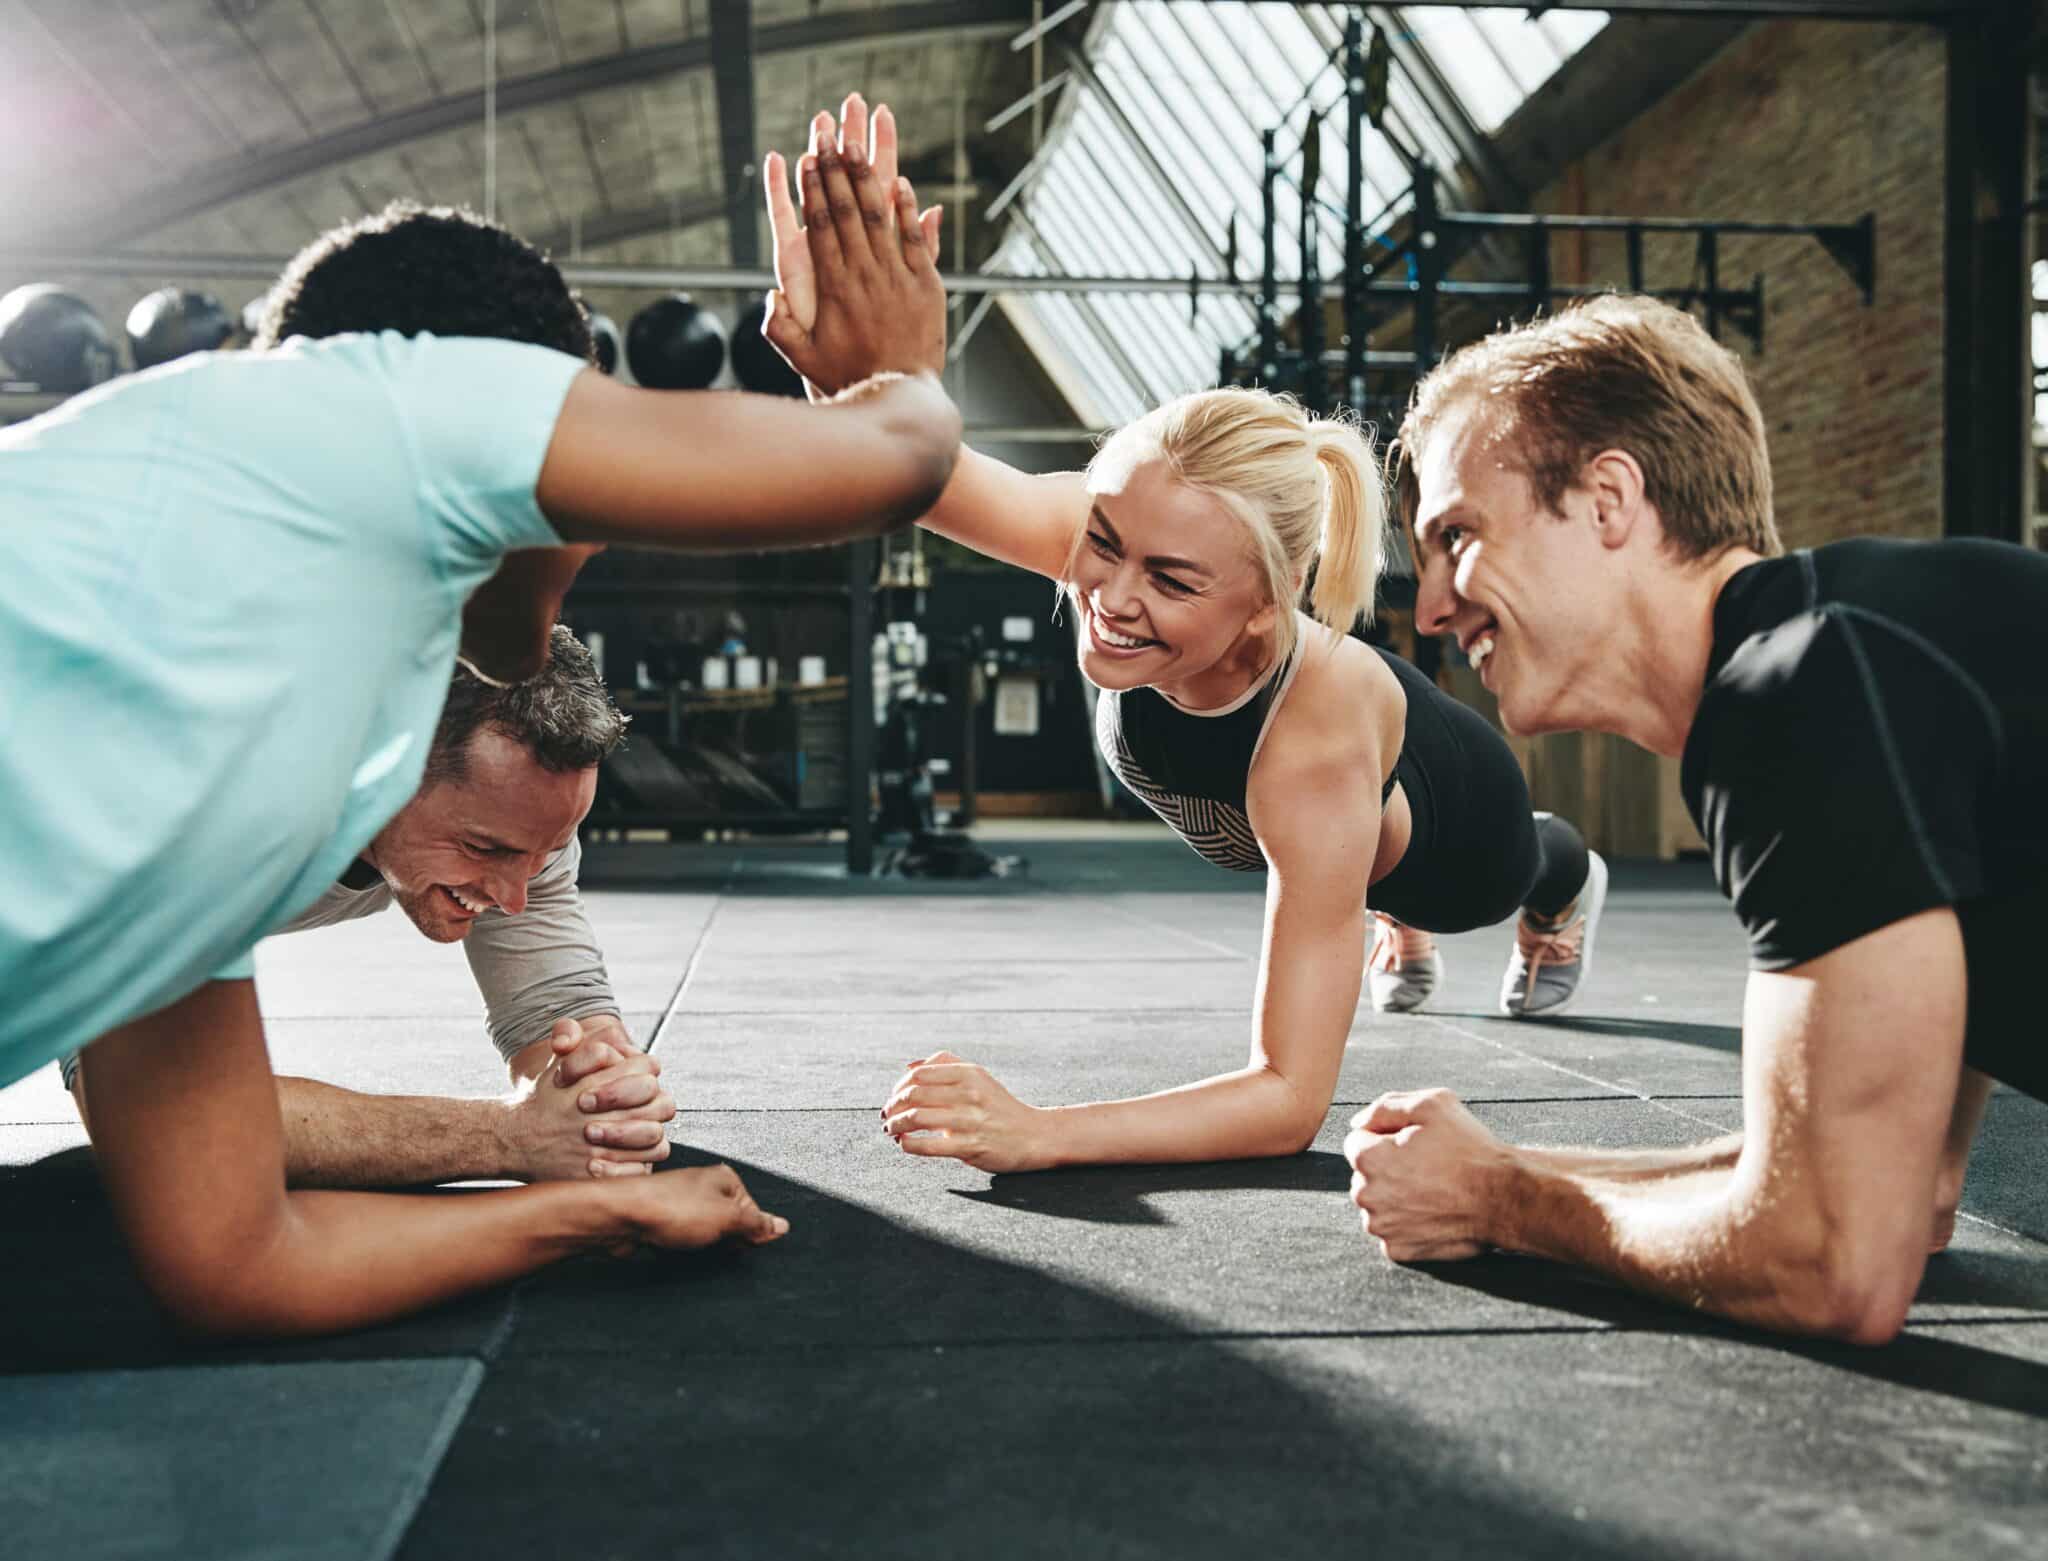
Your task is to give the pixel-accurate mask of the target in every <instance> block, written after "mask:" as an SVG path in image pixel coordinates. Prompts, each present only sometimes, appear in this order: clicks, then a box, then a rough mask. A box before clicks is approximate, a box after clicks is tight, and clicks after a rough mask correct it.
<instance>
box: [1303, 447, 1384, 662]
mask: <svg viewBox="0 0 2048 1561" xmlns="http://www.w3.org/2000/svg"><path fill="white" fill-rule="evenodd" d="M1309 438H1310V440H1311V441H1312V442H1313V443H1314V446H1315V456H1316V460H1317V462H1318V463H1320V465H1321V466H1322V468H1323V480H1324V481H1325V483H1326V484H1327V485H1328V488H1329V499H1328V503H1327V505H1326V507H1325V509H1324V512H1323V537H1322V547H1321V548H1320V549H1319V554H1318V557H1317V559H1316V580H1315V590H1314V592H1313V593H1312V595H1311V602H1312V607H1311V611H1313V612H1314V614H1315V616H1316V617H1317V619H1318V620H1320V621H1321V622H1323V623H1326V624H1328V625H1329V626H1330V627H1331V628H1333V629H1335V630H1336V631H1337V632H1338V633H1339V634H1348V633H1349V632H1350V631H1351V628H1352V626H1353V625H1354V624H1356V623H1357V622H1358V621H1359V620H1360V619H1361V618H1362V619H1364V620H1365V621H1366V622H1367V623H1370V622H1372V608H1373V597H1374V594H1375V593H1376V591H1377V589H1378V584H1379V578H1380V570H1381V568H1382V567H1383V565H1384V557H1383V552H1384V548H1385V537H1386V526H1387V499H1386V492H1385V490H1384V489H1383V488H1382V487H1381V485H1380V476H1379V468H1378V463H1377V462H1376V461H1375V460H1374V459H1373V451H1372V445H1371V443H1370V441H1368V440H1367V439H1366V437H1365V435H1364V433H1362V432H1361V431H1360V430H1359V427H1358V425H1357V424H1356V423H1350V422H1345V421H1341V420H1336V419H1325V420H1320V421H1317V422H1314V423H1312V424H1311V425H1310V427H1309Z"/></svg>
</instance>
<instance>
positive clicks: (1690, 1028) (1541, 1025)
mask: <svg viewBox="0 0 2048 1561" xmlns="http://www.w3.org/2000/svg"><path fill="white" fill-rule="evenodd" d="M1422 1017H1423V1018H1425V1019H1432V1018H1440V1019H1466V1020H1472V1019H1483V1020H1486V1021H1488V1022H1490V1023H1494V1024H1502V1023H1508V1022H1512V1023H1513V1024H1514V1026H1515V1027H1516V1029H1517V1030H1518V1031H1521V1032H1522V1033H1525V1034H1526V1033H1534V1034H1541V1033H1542V1032H1544V1031H1546V1030H1550V1031H1574V1032H1577V1033H1580V1034H1585V1035H1609V1036H1613V1037H1615V1038H1616V1039H1619V1040H1631V1041H1678V1042H1681V1043H1683V1044H1684V1045H1687V1046H1704V1047H1706V1048H1708V1049H1709V1050H1711V1051H1718V1052H1727V1053H1728V1054H1729V1055H1731V1056H1737V1055H1740V1054H1741V1051H1742V1029H1741V1026H1739V1025H1732V1024H1695V1023H1691V1022H1688V1021H1685V1020H1679V1019H1596V1018H1592V1017H1590V1016H1585V1015H1579V1014H1566V1015H1563V1016H1562V1017H1560V1018H1557V1019H1518V1020H1514V1021H1505V1020H1503V1019H1502V1018H1501V1016H1500V1015H1499V1014H1498V1013H1493V1012H1487V1013H1478V1012H1472V1013H1443V1014H1439V1013H1437V1012H1436V1011H1435V1010H1434V1009H1431V1010H1429V1011H1427V1012H1425V1013H1424V1014H1423V1015H1422Z"/></svg>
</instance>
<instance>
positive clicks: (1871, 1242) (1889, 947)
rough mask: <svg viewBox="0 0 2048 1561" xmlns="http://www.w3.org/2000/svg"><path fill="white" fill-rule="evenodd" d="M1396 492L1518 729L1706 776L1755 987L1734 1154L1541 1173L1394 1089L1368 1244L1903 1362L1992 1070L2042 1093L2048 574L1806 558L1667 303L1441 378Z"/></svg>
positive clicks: (1373, 1124) (1585, 1156)
mask: <svg viewBox="0 0 2048 1561" xmlns="http://www.w3.org/2000/svg"><path fill="white" fill-rule="evenodd" d="M1396 480H1397V484H1398V487H1399V492H1400V500H1401V505H1402V510H1403V515H1404V519H1405V520H1406V522H1407V524H1408V525H1409V527H1410V528H1411V538H1410V539H1411V543H1412V545H1413V549H1414V554H1415V558H1416V566H1417V571H1418V576H1419V596H1418V600H1417V604H1416V625H1417V628H1418V629H1419V630H1421V631H1422V632H1424V633H1436V634H1454V635H1455V636H1456V637H1457V639H1458V642H1459V644H1460V646H1461V647H1462V648H1463V649H1464V650H1465V652H1466V654H1467V656H1468V657H1469V658H1470V659H1471V661H1472V663H1473V665H1474V666H1475V667H1477V668H1479V669H1480V675H1481V678H1482V680H1483V681H1484V682H1485V684H1486V685H1487V687H1488V688H1490V689H1492V690H1493V691H1494V692H1495V694H1496V695H1497V696H1498V698H1499V701H1500V712H1501V719H1502V720H1503V722H1504V723H1505V724H1506V725H1507V726H1508V727H1509V729H1510V730H1512V731H1516V732H1544V731H1564V730H1573V729H1592V730H1599V731H1609V732H1615V733H1618V734H1620V735H1622V736H1624V737H1628V738H1630V739H1632V740H1633V741H1635V742H1637V743H1640V744H1641V745H1642V746H1643V747H1645V748H1648V749H1650V750H1651V751H1652V752H1656V753H1661V754H1666V755H1674V756H1675V755H1682V756H1683V771H1682V777H1683V785H1684V792H1685V798H1686V803H1687V806H1688V807H1689V808H1690V809H1691V811H1692V814H1693V817H1694V819H1695V821H1696V822H1697V823H1698V824H1699V827H1700V829H1701V832H1702V833H1703V834H1704V836H1705V838H1706V841H1707V844H1708V847H1709V849H1710V851H1711V853H1712V856H1713V862H1714V870H1715V873H1716V875H1717V877H1718V879H1719V881H1720V884H1721V888H1722V890H1723V892H1724V893H1726V894H1727V895H1728V897H1729V898H1730V899H1731V900H1732V901H1733V902H1734V905H1735V909H1736V913H1737V915H1738V916H1739V917H1740V918H1741V920H1742V922H1743V925H1744V926H1745V927H1746V928H1747V929H1748V932H1749V937H1750V947H1751V960H1750V964H1751V975H1750V982H1749V990H1748V994H1747V998H1746V1001H1745V1003H1744V1012H1743V1096H1744V1099H1743V1131H1742V1132H1740V1133H1737V1134H1734V1135H1732V1136H1730V1137H1727V1138H1722V1139H1717V1140H1714V1141H1712V1142H1709V1143H1705V1144H1700V1145H1696V1146H1693V1147H1691V1148H1688V1149H1683V1150H1676V1151H1663V1150H1648V1151H1639V1152H1622V1153H1613V1152H1604V1151H1555V1150H1539V1149H1528V1148H1518V1147H1512V1146H1509V1145H1505V1144H1502V1143H1500V1142H1499V1141H1498V1140H1496V1139H1494V1138H1493V1137H1492V1136H1491V1135H1490V1134H1488V1133H1487V1132H1486V1130H1485V1129H1484V1128H1483V1127H1481V1126H1480V1125H1479V1123H1478V1122H1477V1121H1476V1120H1475V1119H1474V1118H1473V1117H1472V1116H1471V1115H1470V1113H1468V1112H1467V1111H1466V1110H1465V1108H1464V1107H1463V1106H1462V1105H1460V1104H1459V1103H1458V1101H1457V1099H1456V1097H1454V1096H1452V1095H1451V1094H1449V1093H1448V1092H1446V1091H1441V1090H1431V1091H1424V1092H1419V1093H1406V1094H1398V1095H1387V1096H1383V1097H1381V1098H1380V1099H1379V1100H1378V1101H1376V1102H1375V1103H1374V1104H1373V1106H1372V1107H1371V1108H1370V1109H1369V1110H1367V1111H1364V1112H1361V1113H1360V1114H1359V1115H1358V1117H1357V1118H1355V1119H1354V1122H1353V1127H1354V1131H1353V1133H1352V1134H1351V1136H1350V1138H1349V1139H1348V1140H1347V1141H1346V1153H1347V1155H1348V1157H1349V1158H1350V1160H1351V1162H1352V1166H1353V1169H1354V1172H1355V1175H1354V1176H1353V1179H1352V1199H1353V1201H1354V1202H1355V1203H1356V1204H1357V1205H1358V1206H1359V1208H1360V1209H1361V1210H1362V1211H1363V1212H1364V1218H1365V1227H1366V1230H1367V1232H1368V1234H1369V1235H1370V1236H1372V1237H1373V1238H1375V1239H1377V1240H1378V1241H1379V1243H1380V1244H1381V1247H1382V1249H1383V1250H1384V1251H1385V1252H1386V1254H1387V1255H1388V1256H1389V1257H1392V1258H1394V1259H1395V1260H1397V1261H1417V1260H1441V1259H1446V1258H1457V1257H1467V1256H1471V1255H1472V1254H1474V1253H1476V1252H1479V1251H1481V1250H1482V1249H1484V1248H1486V1247H1488V1246H1494V1247H1504V1248H1510V1249H1515V1250H1520V1251H1527V1252H1534V1253H1540V1254H1542V1255H1545V1256H1549V1257H1554V1258H1559V1259H1562V1260H1566V1261H1572V1262H1578V1263H1583V1264H1587V1265H1589V1266H1592V1267H1595V1268H1599V1269H1602V1270H1604V1271H1606V1272H1608V1273H1610V1274H1613V1275H1615V1276H1617V1277H1618V1278H1620V1279H1622V1280H1624V1281H1625V1282H1627V1283H1629V1284H1631V1285H1634V1286H1636V1287H1638V1288H1641V1289H1644V1290H1648V1291H1652V1292H1654V1293H1657V1294H1661V1295H1664V1296H1667V1297H1670V1298H1672V1299H1674V1300H1679V1301H1683V1302H1685V1303H1688V1304H1690V1305H1693V1306H1697V1307H1700V1308H1702V1309H1704V1310H1708V1311H1713V1312H1718V1313H1721V1314H1724V1315H1727V1316H1731V1317H1736V1318H1741V1319H1744V1320H1747V1321H1752V1322H1756V1323H1760V1324H1762V1325H1764V1326H1767V1327H1773V1328H1780V1329H1785V1330H1788V1331H1794V1332H1802V1333H1815V1334H1824V1335H1831V1336H1835V1337H1840V1338H1847V1339H1852V1340H1857V1341H1860V1342H1866V1343H1877V1342H1882V1341H1884V1340H1887V1339H1890V1338H1891V1337H1892V1336H1893V1335H1895V1334H1896V1333H1897V1332H1898V1330H1899V1329H1900V1327H1901V1326H1902V1325H1903V1323H1904V1321H1905V1316H1906V1310H1907V1307H1908V1305H1909V1304H1910V1303H1911V1301H1912V1298H1913V1295H1914V1292H1915V1291H1916V1290H1917V1288H1918V1286H1919V1281H1920V1276H1921V1271H1922V1269H1923V1267H1924V1266H1925V1262H1926V1258H1927V1254H1928V1252H1929V1251H1930V1250H1936V1251H1938V1250H1940V1249H1941V1248H1942V1247H1943V1246H1945V1245H1946V1244H1947V1242H1948V1239H1949V1236H1950V1234H1951V1232H1952V1230H1953V1226H1954V1221H1955V1211H1956V1204H1957V1200H1958V1199H1959V1198H1960V1196H1961V1193H1962V1185H1963V1174H1964V1171H1965V1168H1966V1166H1967V1163H1968V1159H1969V1150H1970V1144H1971V1141H1972V1139H1973V1138H1974V1137H1975V1135H1976V1131H1977V1126H1978V1123H1979V1121H1980V1120H1981V1119H1982V1115H1983V1110H1984V1103H1985V1099H1986V1097H1987V1095H1988V1093H1989V1091H1990V1088H1991V1083H1992V1081H1993V1080H1994V1079H1998V1080H2003V1081H2005V1082H2006V1083H2008V1084H2011V1085H2012V1086H2014V1087H2016V1088H2018V1089H2022V1090H2025V1091H2026V1092H2028V1093H2030V1094H2032V1095H2035V1096H2037V1097H2040V1098H2048V1021H2044V1020H2043V1019H2042V1017H2041V1009H2040V1004H2039V999H2038V996H2037V994H2036V993H2035V992H2033V991H2030V990H2029V988H2030V987H2032V986H2035V985H2037V984H2038V983H2037V982H2036V980H2035V978H2034V977H2033V975H2032V969H2031V964H2032V947H2031V945H2032V942H2033V939H2034V936H2035V935H2038V934H2039V933H2040V932H2042V931H2043V930H2048V686H2044V679H2043V676H2042V672H2041V669H2042V668H2043V667H2044V666H2048V556H2043V555H2041V554H2037V553H2032V552H2029V551H2027V550H2025V549H2022V548H2019V547H2015V546H2008V545H2005V544H2001V543H1992V542H1973V541H1954V542H1938V543H1937V542H1899V541H1877V540H1858V541H1848V542H1838V543H1834V544H1831V545H1829V546H1826V547H1821V548H1817V549H1814V550H1812V551H1810V552H1803V553H1796V554H1793V555H1791V556H1789V557H1786V556H1781V555H1782V553H1783V549H1782V546H1781V545H1780V543H1779V540H1778V534H1777V529H1776V524H1775V521H1774V519H1773V515H1772V508H1771V477H1770V464H1769V458H1768V455H1767V453H1766V450H1765V440H1764V428H1763V420H1762V417H1761V415H1760V413H1759V412H1758V409H1757V405H1756V401H1755V399H1754V397H1753V396H1752V395H1751V394H1750V391H1749V388H1748V386H1747V384H1746V383H1745V382H1744V378H1743V374H1742V369H1741V365H1740V364H1739V362H1738V361H1737V360H1736V359H1735V358H1734V356H1733V355H1732V354H1730V353H1728V352H1727V351H1725V350H1724V349H1723V348H1721V347H1720V346H1719V345H1718V344H1717V343H1715V342H1714V341H1713V340H1712V339H1711V338H1710V337H1708V335H1707V334H1706V332H1705V331H1703V330H1702V329H1701V328H1700V327H1699V326H1698V324H1697V323H1696V322H1694V321H1693V320H1692V319H1691V318H1690V317H1689V316H1687V315H1685V314H1682V313H1680V312H1678V311H1677V310H1674V309H1671V308H1669V307H1667V306H1665V305H1662V304H1659V303H1656V302H1654V301H1651V300H1648V299H1642V298H1625V297H1614V298H1603V299H1600V300H1597V301H1595V302H1593V303H1591V304H1589V305H1587V306H1585V307H1583V308H1579V309H1573V310H1568V311H1566V312H1564V313H1562V314H1559V315H1556V316H1553V317H1551V318H1547V319H1544V320H1540V321H1537V322H1535V323H1533V324H1531V325H1527V326H1523V327H1519V328H1517V329H1514V330H1510V331H1505V332H1502V333H1499V334H1497V335H1495V336H1492V337H1489V338H1487V339H1486V340H1485V341H1482V342H1479V343H1476V344H1474V345H1473V346H1471V347H1468V348H1466V349H1464V350H1463V351H1461V352H1459V353H1457V354H1455V355H1454V356H1452V357H1451V358H1449V359H1448V360H1446V361H1445V363H1444V364H1443V365H1442V366H1441V367H1439V368H1438V369H1437V370H1436V371H1435V372H1434V373H1432V374H1431V375H1430V376H1429V377H1428V378H1427V379H1426V380H1425V381H1424V382H1423V383H1422V385H1421V386H1420V387H1419V388H1418V390H1417V392H1416V398H1415V402H1414V404H1413V406H1412V408H1411V410H1410V412H1409V415H1408V417H1407V420H1406V422H1405V423H1404V424H1403V426H1402V430H1401V443H1400V451H1399V458H1398V464H1397V467H1396Z"/></svg>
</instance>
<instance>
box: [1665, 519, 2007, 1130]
mask: <svg viewBox="0 0 2048 1561" xmlns="http://www.w3.org/2000/svg"><path fill="white" fill-rule="evenodd" d="M1682 782H1683V787H1684V792H1685V799H1686V805H1687V806H1688V808H1690V809H1691V811H1692V816H1693V819H1694V821H1695V822H1696V823H1697V824H1698V825H1699V828H1700V832H1701V833H1702V835H1704V836H1705V838H1706V841H1707V846H1708V850H1709V851H1710V853H1711V854H1712V857H1713V863H1714V872H1715V876H1716V878H1717V879H1718V881H1719V883H1720V885H1721V889H1722V892H1723V893H1724V894H1726V895H1727V896H1728V897H1729V898H1730V899H1731V900H1732V901H1733V902H1734V905H1735V910H1736V913H1737V915H1738V916H1739V917H1740V918H1741V920H1742V923H1743V926H1744V927H1745V928H1746V929H1747V930H1748V933H1749V939H1750V950H1751V964H1752V965H1753V966H1754V968H1756V969H1759V970H1785V969H1789V968H1791V967H1792V966H1794V965H1798V964H1802V963H1804V962H1805V961H1807V960H1810V959H1814V958H1817V957H1818V956H1820V955H1822V954H1825V953H1827V952H1829V951H1830V950H1831V949H1836V948H1840V947H1841V946H1842V945H1843V944H1845V943H1850V942H1853V941H1854V940H1855V939H1857V938H1860V937H1862V936H1863V935H1865V934H1866V933H1870V932H1875V931H1876V930H1877V929H1879V928H1880V927H1885V926H1889V925H1890V924H1891V923H1893V922H1896V921H1900V920H1903V919H1904V918H1906V917H1908V916H1912V915H1914V914H1916V913H1918V912H1920V911H1924V910H1929V909H1932V908H1934V907H1936V906H1943V905H1949V906H1955V907H1956V908H1957V911H1958V915H1959V916H1960V917H1961V918H1962V920H1963V924H1964V934H1965V949H1966V953H1967V954H1968V957H1969V959H1970V962H1971V966H1972V969H1971V1022H1970V1031H1971V1038H1970V1045H1971V1049H1972V1051H1973V1052H1977V1053H1980V1054H1981V1055H1975V1056H1973V1057H1972V1061H1973V1063H1974V1064H1976V1065H1978V1066H1984V1065H1985V1063H1986V1062H1987V1061H1988V1060H1990V1057H1991V1053H1990V1052H1986V1051H1984V1047H1985V1045H1987V1044H1991V1043H1995V1045H1994V1047H1993V1049H1994V1050H1997V1051H2001V1052H2002V1051H2003V1050H2005V1049H2007V1048H2008V1046H2009V1045H2011V1044H2019V1043H2020V1040H2019V1037H2020V1032H2022V1031H2024V1032H2026V1034H2025V1037H2024V1048H2025V1050H2026V1052H2027V1054H2028V1056H2029V1058H2030V1059H2031V1058H2033V1057H2034V1056H2035V1055H2036V1054H2038V1055H2040V1056H2042V1057H2048V1025H2044V1024H2041V1023H2030V1022H2029V1021H2028V1020H2027V1017H2026V1014H2025V1013H2024V1012H2022V1011H2019V1009H2018V1005H2020V1004H2021V1002H2022V995H2023V989H2022V986H2021V984H2020V983H2019V982H2018V981H2017V979H2013V980H2011V981H2009V982H2008V981H2006V980H2004V978H2003V977H2002V976H1999V983H1998V984H1997V985H1995V986H1994V985H1990V984H1986V983H1990V982H1991V981H1992V979H1993V977H1994V976H1995V975H1998V974H1999V973H1996V972H1993V971H1992V970H1991V968H1990V962H1991V961H1992V960H1993V959H1994V958H1995V957H2005V958H2007V959H2009V958H2010V954H2009V953H2007V954H2004V955H2002V956H1995V955H1994V953H1993V950H1994V948H1995V949H1998V950H2003V951H2012V950H2019V949H2023V948H2024V947H2025V946H2026V939H2027V938H2028V937H2029V936H2038V934H2040V933H2043V932H2048V555H2043V554H2040V553H2034V552H2030V551H2028V550H2026V549H2024V548H2019V547H2014V546H2009V545H2006V544H2003V543H1996V542H1979V541H1961V540H1959V541H1950V542H1904V541H1891V540H1876V539H1864V540H1857V541H1850V542H1838V543H1834V544H1831V545H1829V546H1826V547H1822V548H1817V549H1814V550H1812V551H1809V552H1801V553H1794V554H1792V555H1790V556H1788V557H1785V558H1779V559H1771V560H1767V561H1765V562H1763V563H1759V564H1755V565H1752V566H1751V567H1750V568H1748V569H1745V570H1743V571H1741V572H1740V573H1739V574H1736V575H1735V576H1733V577H1732V578H1730V580H1729V581H1728V582H1727V584H1726V585H1725V586H1724V587H1723V588H1722V591H1721V595H1720V598H1719V600H1718V601H1717V602H1716V604H1715V609H1714V646H1713V654H1712V658H1711V660H1710V662H1709V664H1708V671H1707V681H1706V687H1705V689H1704V691H1703V693H1702V695H1701V699H1700V705H1699V711H1698V714H1697V716H1696V717H1695V720H1694V723H1693V728H1692V731H1691V734H1690V735H1689V737H1688V738H1687V741H1686V746H1685V755H1684V763H1683V771H1682ZM2007 1032H2010V1034H2008V1033H2007ZM2038 1066H2040V1065H2039V1064H2038V1063H2035V1062H2032V1061H2030V1062H2029V1063H2028V1065H2027V1069H2024V1070H2023V1071H2029V1072H2030V1070H2031V1069H2033V1068H2035V1067H2038ZM2001 1070H2002V1071H2001ZM1987 1071H1993V1072H1995V1073H1998V1074H1999V1076H2001V1077H2008V1078H2010V1076H2011V1069H2010V1068H2009V1067H2006V1066H2005V1065H2004V1064H2003V1063H2001V1066H2000V1067H1998V1068H1990V1069H1988V1070H1987ZM2012 1081H2013V1082H2020V1081H2019V1080H2017V1079H2013V1080H2012ZM2022 1087H2028V1088H2031V1089H2033V1090H2034V1092H2035V1093H2040V1092H2041V1090H2040V1088H2039V1086H2038V1084H2034V1085H2026V1084H2023V1086H2022Z"/></svg>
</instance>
